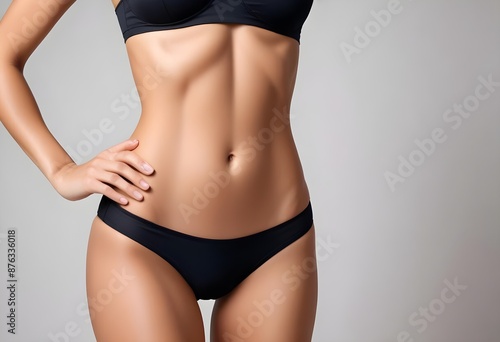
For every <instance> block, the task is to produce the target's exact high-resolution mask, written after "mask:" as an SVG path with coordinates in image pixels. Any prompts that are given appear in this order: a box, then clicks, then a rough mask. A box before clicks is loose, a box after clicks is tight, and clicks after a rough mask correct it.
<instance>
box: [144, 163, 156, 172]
mask: <svg viewBox="0 0 500 342" xmlns="http://www.w3.org/2000/svg"><path fill="white" fill-rule="evenodd" d="M142 168H143V169H144V171H146V172H153V168H152V167H151V166H150V165H149V164H148V163H142Z"/></svg>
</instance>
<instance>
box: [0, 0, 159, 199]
mask: <svg viewBox="0 0 500 342" xmlns="http://www.w3.org/2000/svg"><path fill="white" fill-rule="evenodd" d="M74 2H75V0H42V1H40V0H13V1H12V3H11V5H10V6H9V8H8V9H7V11H6V13H5V15H4V16H3V18H2V19H1V20H0V121H1V122H2V123H3V125H4V126H5V128H6V129H7V131H8V132H9V133H10V134H11V135H12V137H13V138H14V139H15V140H16V142H17V143H18V144H19V146H20V147H21V148H22V149H23V150H24V152H25V153H26V154H27V155H28V157H29V158H30V159H31V160H32V161H33V162H34V163H35V165H36V166H37V167H38V168H39V169H40V171H41V172H42V173H43V174H44V175H45V177H46V178H47V179H48V180H49V181H50V183H51V184H52V186H53V187H54V188H55V189H56V190H57V191H58V192H59V193H60V194H61V195H62V196H63V197H65V198H67V199H69V200H78V199H81V198H84V197H87V196H88V195H90V194H92V193H101V194H104V195H106V196H107V197H109V198H111V199H112V200H114V201H116V202H120V203H123V204H125V203H126V202H128V199H127V198H126V197H130V198H135V199H136V200H142V195H141V196H136V195H134V193H136V192H139V193H141V192H142V191H145V190H148V188H149V186H148V185H147V183H145V182H144V181H145V178H146V177H145V176H147V175H151V174H152V173H153V170H152V168H148V167H147V166H148V164H147V163H145V162H144V161H143V160H141V159H140V158H139V156H138V155H137V154H135V153H133V152H132V151H133V150H134V149H135V148H136V147H137V146H138V144H139V142H138V141H131V140H128V141H125V142H123V143H121V144H118V145H116V146H113V147H112V148H110V149H108V150H106V151H103V152H101V153H100V154H99V155H97V156H96V157H95V158H94V159H92V160H90V161H89V162H87V163H85V164H82V165H76V164H75V163H74V161H73V160H72V159H71V157H70V156H69V155H68V154H67V153H66V151H64V149H63V148H62V147H61V145H60V144H59V143H58V142H57V140H56V139H55V138H54V137H53V136H52V134H51V133H50V131H49V130H48V128H47V126H46V125H45V123H44V121H43V118H42V116H41V113H40V110H39V108H38V106H37V104H36V102H35V98H34V96H33V94H32V92H31V90H30V88H29V86H28V84H27V82H26V79H25V78H24V75H23V69H24V66H25V64H26V62H27V60H28V58H29V57H30V56H31V54H32V53H33V51H34V50H35V49H36V47H37V46H38V45H39V44H40V43H41V41H42V40H43V39H44V38H45V36H46V35H47V34H48V33H49V31H50V30H51V29H52V27H54V25H55V24H56V22H57V21H58V20H59V19H60V18H61V16H62V15H63V14H64V13H65V12H66V11H67V10H68V8H69V7H71V5H72V4H73V3H74ZM40 18H46V19H47V20H46V21H43V20H40ZM35 20H36V25H35ZM127 180H128V181H127ZM141 189H142V190H141Z"/></svg>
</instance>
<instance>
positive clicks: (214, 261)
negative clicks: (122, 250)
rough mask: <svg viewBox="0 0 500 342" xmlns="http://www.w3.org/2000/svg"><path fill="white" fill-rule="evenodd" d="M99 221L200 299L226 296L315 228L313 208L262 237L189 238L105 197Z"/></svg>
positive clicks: (99, 213) (101, 204)
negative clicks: (169, 269) (157, 260)
mask: <svg viewBox="0 0 500 342" xmlns="http://www.w3.org/2000/svg"><path fill="white" fill-rule="evenodd" d="M98 216H99V218H100V219H101V220H102V221H104V222H105V223H106V224H107V225H109V226H110V227H112V228H113V229H115V230H117V231H118V232H120V233H122V234H124V235H126V236H128V237H129V238H131V239H132V240H134V241H136V242H138V243H140V244H141V245H143V246H144V247H146V248H148V249H150V250H151V251H153V252H154V253H156V254H158V255H159V256H160V257H162V258H163V259H164V260H165V261H167V262H168V263H170V264H171V265H172V266H173V267H174V268H175V269H176V270H177V271H178V272H179V273H180V274H181V275H182V276H183V277H184V279H185V280H186V281H187V283H188V284H189V285H190V286H191V288H192V289H193V292H194V294H195V296H196V298H197V299H217V298H220V297H222V296H224V295H226V294H228V293H229V292H230V291H231V290H232V289H234V288H235V287H236V286H237V285H238V284H239V283H241V282H242V281H243V280H244V279H245V278H246V277H248V276H249V275H250V274H251V273H252V272H253V271H255V270H256V269H257V268H259V267H260V266H261V265H262V264H264V263H265V262H266V261H267V260H269V259H270V258H271V257H272V256H274V255H275V254H277V253H278V252H279V251H281V250H282V249H284V248H285V247H287V246H288V245H290V244H291V243H293V242H294V241H296V240H298V239H299V238H300V237H301V236H303V235H304V234H306V233H307V232H308V231H309V229H310V228H311V226H312V224H313V213H312V208H311V203H310V202H309V203H308V205H307V207H306V208H305V209H304V210H303V211H302V212H301V213H300V214H298V215H297V216H295V217H293V218H291V219H289V220H287V221H285V222H283V223H281V224H279V225H277V226H274V227H272V228H269V229H267V230H264V231H262V232H259V233H256V234H252V235H249V236H244V237H239V238H234V239H206V238H201V237H196V236H191V235H187V234H184V233H181V232H178V231H175V230H172V229H169V228H167V227H163V226H160V225H157V224H155V223H153V222H150V221H148V220H145V219H143V218H141V217H139V216H137V215H135V214H133V213H131V212H129V211H127V210H125V209H123V208H122V207H121V206H120V205H118V204H117V203H115V202H114V201H112V200H110V199H108V198H107V197H105V196H103V197H102V199H101V203H100V204H99V209H98Z"/></svg>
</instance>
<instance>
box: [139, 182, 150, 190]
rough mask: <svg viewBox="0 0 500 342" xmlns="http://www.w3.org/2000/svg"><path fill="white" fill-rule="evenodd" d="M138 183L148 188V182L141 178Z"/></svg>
mask: <svg viewBox="0 0 500 342" xmlns="http://www.w3.org/2000/svg"><path fill="white" fill-rule="evenodd" d="M139 184H141V186H142V187H143V188H144V189H149V184H148V183H146V182H145V181H143V180H141V181H140V182H139Z"/></svg>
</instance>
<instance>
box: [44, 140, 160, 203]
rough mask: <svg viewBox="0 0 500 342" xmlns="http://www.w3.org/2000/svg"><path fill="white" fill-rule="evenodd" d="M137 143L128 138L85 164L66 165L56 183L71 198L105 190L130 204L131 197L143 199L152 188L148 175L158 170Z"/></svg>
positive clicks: (119, 201)
mask: <svg viewBox="0 0 500 342" xmlns="http://www.w3.org/2000/svg"><path fill="white" fill-rule="evenodd" d="M137 146H139V141H138V140H127V141H124V142H122V143H120V144H118V145H115V146H113V147H111V148H109V149H107V150H105V151H102V152H101V153H99V154H98V155H97V156H96V157H94V158H93V159H91V160H89V161H88V162H86V163H84V164H82V165H76V164H74V163H71V164H68V165H65V166H64V167H62V168H61V169H60V170H59V171H58V172H57V174H56V175H55V177H54V181H53V182H52V183H53V186H54V188H55V189H56V190H57V192H59V194H61V196H63V197H64V198H66V199H68V200H71V201H75V200H79V199H82V198H85V197H87V196H89V195H91V194H93V193H99V194H103V195H105V196H106V197H108V198H110V199H112V200H114V201H115V202H118V203H121V204H127V203H128V201H129V198H130V199H135V200H137V201H142V199H143V198H144V197H143V195H142V192H143V191H146V190H148V189H149V184H148V183H147V182H146V180H145V179H144V178H145V177H144V175H146V176H149V175H152V174H153V172H154V170H153V168H152V167H151V166H150V165H149V164H148V163H146V162H145V161H144V160H142V159H141V158H140V157H139V156H138V155H137V154H136V153H134V152H133V150H134V149H135V148H137ZM117 190H120V192H121V193H120V192H118V191H117ZM127 197H129V198H127Z"/></svg>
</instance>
